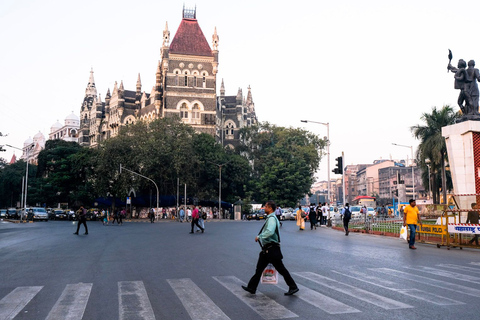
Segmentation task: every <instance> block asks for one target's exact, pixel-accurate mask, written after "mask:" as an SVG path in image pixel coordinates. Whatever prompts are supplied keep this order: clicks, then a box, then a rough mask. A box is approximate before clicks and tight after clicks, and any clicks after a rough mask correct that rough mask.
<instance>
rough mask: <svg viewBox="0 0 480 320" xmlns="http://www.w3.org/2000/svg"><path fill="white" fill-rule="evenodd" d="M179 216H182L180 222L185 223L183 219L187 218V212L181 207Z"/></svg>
mask: <svg viewBox="0 0 480 320" xmlns="http://www.w3.org/2000/svg"><path fill="white" fill-rule="evenodd" d="M179 215H180V222H183V218H185V211H184V210H183V207H180V211H179Z"/></svg>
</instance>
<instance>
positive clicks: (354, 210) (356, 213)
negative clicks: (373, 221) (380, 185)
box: [350, 206, 362, 218]
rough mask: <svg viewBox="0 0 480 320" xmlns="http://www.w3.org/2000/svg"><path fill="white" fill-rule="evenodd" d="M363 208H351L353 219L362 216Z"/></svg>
mask: <svg viewBox="0 0 480 320" xmlns="http://www.w3.org/2000/svg"><path fill="white" fill-rule="evenodd" d="M360 209H362V207H361V206H351V207H350V212H351V213H352V218H360V217H361V216H362V214H361V213H360Z"/></svg>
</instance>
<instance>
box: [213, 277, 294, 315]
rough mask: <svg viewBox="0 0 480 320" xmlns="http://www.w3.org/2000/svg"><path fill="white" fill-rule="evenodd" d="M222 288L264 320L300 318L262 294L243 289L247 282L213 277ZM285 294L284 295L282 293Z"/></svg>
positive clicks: (231, 278) (233, 278)
mask: <svg viewBox="0 0 480 320" xmlns="http://www.w3.org/2000/svg"><path fill="white" fill-rule="evenodd" d="M213 279H215V280H217V281H218V282H219V283H220V284H221V285H222V286H224V287H225V288H227V289H228V291H230V292H231V293H233V294H234V295H235V296H236V297H237V298H238V299H240V300H242V301H243V302H244V303H245V304H246V305H247V306H249V307H250V308H252V309H253V311H255V312H256V313H258V314H259V315H260V316H261V317H262V318H264V319H287V318H295V317H298V316H297V315H296V314H295V313H293V312H292V311H290V310H288V309H287V308H285V307H284V306H282V305H280V304H279V303H277V302H276V301H274V300H272V299H270V298H269V297H267V296H265V295H264V294H262V293H261V292H258V291H257V293H256V294H254V295H253V294H250V293H248V292H246V291H245V290H243V289H242V285H246V284H245V282H243V281H242V280H240V279H238V278H237V277H233V276H223V277H213ZM282 294H283V293H282Z"/></svg>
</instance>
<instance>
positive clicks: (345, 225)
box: [343, 219, 350, 233]
mask: <svg viewBox="0 0 480 320" xmlns="http://www.w3.org/2000/svg"><path fill="white" fill-rule="evenodd" d="M349 222H350V219H343V228H344V229H345V233H348V223H349Z"/></svg>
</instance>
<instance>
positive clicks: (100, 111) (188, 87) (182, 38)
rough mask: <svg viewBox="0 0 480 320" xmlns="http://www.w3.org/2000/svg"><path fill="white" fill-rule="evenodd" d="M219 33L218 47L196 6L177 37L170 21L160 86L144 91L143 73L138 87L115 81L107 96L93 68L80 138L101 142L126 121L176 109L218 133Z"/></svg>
mask: <svg viewBox="0 0 480 320" xmlns="http://www.w3.org/2000/svg"><path fill="white" fill-rule="evenodd" d="M218 39H219V38H218V35H217V32H216V29H215V32H214V34H213V37H212V47H213V50H212V49H211V48H210V45H209V44H208V42H207V40H206V38H205V36H204V34H203V32H202V29H201V28H200V25H199V24H198V21H197V19H196V10H189V9H184V11H183V18H182V21H181V23H180V26H179V27H178V30H177V32H176V34H175V36H174V37H173V40H172V42H171V43H170V31H169V30H168V24H167V25H166V26H165V30H164V31H163V45H162V48H161V57H160V58H161V59H160V61H159V62H158V66H157V70H156V81H155V86H154V87H153V88H152V90H151V91H150V93H147V92H145V91H142V84H141V79H140V75H138V79H137V84H136V88H135V90H125V88H124V86H123V82H120V85H118V84H117V82H115V86H114V88H113V91H112V92H111V93H110V89H108V91H107V94H106V96H105V100H104V101H102V99H101V96H100V94H97V89H96V87H95V81H94V78H93V70H92V71H90V78H89V82H88V85H87V88H86V90H85V98H84V101H83V104H82V106H81V110H80V132H79V143H80V144H81V145H84V146H95V145H97V144H98V143H99V142H100V141H102V140H105V139H108V138H110V137H115V136H116V135H117V134H118V130H119V128H120V127H121V126H123V125H127V124H130V123H135V122H136V121H138V120H145V121H152V120H154V119H158V118H163V117H169V116H174V115H176V116H178V117H179V118H180V119H181V120H182V121H183V122H184V123H187V124H190V125H191V126H193V127H194V128H195V129H196V130H197V131H198V132H204V133H208V134H211V135H212V136H214V135H215V134H216V131H217V130H216V127H215V126H216V113H217V112H216V103H217V95H216V76H217V72H218Z"/></svg>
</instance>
